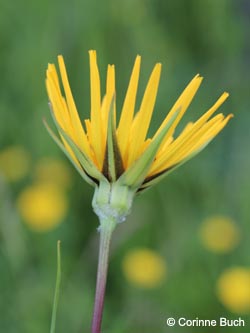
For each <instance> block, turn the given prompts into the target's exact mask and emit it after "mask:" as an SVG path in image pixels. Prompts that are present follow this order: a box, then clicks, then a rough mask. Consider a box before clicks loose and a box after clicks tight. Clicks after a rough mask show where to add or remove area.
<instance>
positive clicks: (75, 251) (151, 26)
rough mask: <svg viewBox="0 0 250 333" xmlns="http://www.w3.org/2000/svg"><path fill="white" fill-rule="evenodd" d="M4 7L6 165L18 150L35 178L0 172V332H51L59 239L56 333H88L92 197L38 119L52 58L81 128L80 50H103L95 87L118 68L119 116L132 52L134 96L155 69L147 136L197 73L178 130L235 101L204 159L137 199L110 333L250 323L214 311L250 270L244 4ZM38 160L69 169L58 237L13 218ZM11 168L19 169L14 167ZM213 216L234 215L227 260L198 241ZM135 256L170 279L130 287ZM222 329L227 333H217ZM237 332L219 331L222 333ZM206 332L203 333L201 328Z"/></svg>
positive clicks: (84, 108) (109, 314) (118, 241)
mask: <svg viewBox="0 0 250 333" xmlns="http://www.w3.org/2000/svg"><path fill="white" fill-rule="evenodd" d="M0 5H1V11H0V40H1V51H0V55H1V62H0V72H1V81H0V115H1V121H0V133H1V142H0V145H1V146H0V148H1V151H0V153H1V152H2V151H4V150H5V149H6V148H8V147H10V146H19V147H20V146H21V147H24V149H25V150H26V151H27V152H28V154H29V156H30V157H29V172H28V173H26V174H23V177H20V179H16V180H15V181H14V182H13V181H9V179H8V176H7V174H6V172H5V173H4V168H2V169H1V170H2V174H1V180H0V240H1V242H0V295H1V296H0V327H1V331H3V332H8V333H16V332H19V333H29V332H30V333H31V332H32V333H33V332H36V333H40V332H46V331H47V332H48V331H49V323H50V316H51V306H52V299H53V292H54V280H55V273H56V241H57V240H58V239H61V241H62V269H63V277H62V293H61V297H60V304H59V312H58V332H88V331H89V327H90V318H91V312H92V306H93V297H94V287H95V272H96V263H97V252H98V250H97V247H98V234H97V232H96V228H97V226H98V221H97V218H96V217H95V216H94V214H93V212H92V209H91V199H92V189H91V188H89V187H88V185H87V184H85V183H84V182H83V181H82V180H81V179H80V176H79V175H77V174H76V172H75V171H74V170H73V168H71V166H70V165H69V164H68V162H67V161H66V158H65V157H64V156H62V155H61V154H60V152H59V151H58V149H57V147H56V146H55V145H54V144H53V143H52V141H51V139H50V138H49V136H48V134H47V133H46V131H45V129H44V127H43V125H42V117H44V116H45V117H46V118H50V116H49V111H48V107H47V96H46V92H45V85H44V76H45V69H46V66H47V63H48V62H55V61H56V56H57V54H60V53H61V54H63V55H64V57H65V61H66V64H67V68H68V71H69V76H70V81H71V84H72V89H73V92H74V95H75V98H76V102H77V106H78V109H79V113H80V114H81V116H82V118H85V117H87V115H88V112H89V72H88V56H87V50H88V49H91V48H93V49H96V50H97V52H98V61H99V64H100V68H101V76H102V78H103V82H102V84H103V85H104V77H105V70H106V64H107V63H115V64H116V72H117V98H118V108H120V107H121V105H122V101H123V98H124V95H125V89H126V86H127V84H128V79H129V75H130V71H131V68H132V64H133V61H134V58H135V56H136V54H138V53H139V54H141V55H142V61H143V63H142V74H141V80H140V88H139V97H140V96H141V95H142V92H143V89H144V87H145V83H146V80H147V78H148V75H149V73H150V70H151V68H152V67H153V65H154V63H155V62H157V61H161V62H162V63H163V74H162V79H161V83H160V90H159V95H158V99H157V104H156V108H155V113H154V118H153V123H152V128H151V132H153V131H154V129H156V128H157V126H158V124H159V123H160V121H161V120H162V119H163V117H164V115H165V114H166V112H167V111H168V109H169V107H170V106H171V105H172V104H173V103H174V101H175V99H176V98H177V97H178V94H179V93H180V92H181V91H182V89H183V88H184V86H185V85H186V84H187V82H188V81H189V80H190V79H191V78H192V77H193V76H194V75H195V74H196V73H198V72H199V73H200V74H201V75H204V77H205V80H204V83H203V85H202V87H201V89H200V92H199V93H198V95H197V97H196V98H195V101H194V102H193V104H192V105H191V107H190V109H189V111H188V113H187V115H186V116H185V118H184V120H183V123H185V121H187V120H190V119H196V118H197V117H198V116H199V115H200V114H201V113H202V112H204V111H205V110H206V109H207V108H208V107H209V106H210V105H211V104H212V103H213V102H214V100H215V99H216V98H217V97H218V96H219V94H220V93H221V92H223V91H224V90H227V91H229V92H230V94H231V96H230V99H229V100H228V101H227V103H225V105H223V107H222V111H223V112H224V113H230V112H233V113H234V114H235V118H234V119H233V120H232V121H231V123H230V124H229V126H228V127H227V128H226V129H225V130H224V131H223V133H222V134H220V135H219V137H218V138H216V139H215V141H214V142H213V143H212V144H211V145H210V146H209V147H208V148H207V149H206V151H205V152H203V153H202V154H201V155H200V156H199V157H197V158H196V159H195V160H193V161H192V162H190V163H188V164H187V165H186V166H184V167H182V168H181V169H179V170H178V171H176V173H173V174H171V175H170V176H169V177H168V178H167V179H166V180H165V181H164V182H163V183H161V184H160V185H158V186H157V187H155V188H153V189H152V190H150V191H148V192H146V193H145V194H144V195H142V196H140V197H138V198H137V200H136V201H135V204H134V207H133V212H132V214H131V216H130V217H129V218H128V220H127V222H126V223H124V224H122V225H120V226H119V227H118V228H117V231H116V233H115V234H114V240H113V248H112V251H111V260H110V264H111V266H110V272H109V277H108V287H107V298H106V304H105V306H106V307H105V313H104V331H105V332H110V333H112V332H114V333H116V332H119V333H127V332H144V333H152V332H153V331H157V332H159V333H161V332H179V328H178V327H176V328H173V329H169V328H167V327H166V325H165V319H166V318H167V317H168V316H169V317H170V316H171V317H179V316H185V317H187V318H195V317H199V318H204V319H217V318H219V317H221V316H226V317H228V318H235V317H237V316H239V315H240V316H242V318H244V319H246V323H247V321H249V319H250V317H249V313H250V310H247V311H245V314H244V313H240V312H239V313H233V312H230V309H231V310H232V309H234V308H235V307H232V306H230V307H229V308H227V305H226V304H224V303H221V302H220V300H219V298H218V296H217V291H216V288H217V287H216V286H217V283H218V280H219V278H220V276H221V275H222V274H223V272H225V271H227V270H228V269H229V268H230V267H235V266H236V267H238V266H240V267H243V268H246V269H249V266H250V258H249V250H250V245H249V244H250V236H249V235H250V232H249V231H250V226H249V219H250V218H249V215H250V213H249V199H248V198H249V195H250V183H249V168H250V157H249V153H248V151H249V139H250V134H249V129H248V127H249V125H248V124H249V110H248V109H249V86H250V79H249V77H250V76H249V74H250V73H249V71H250V70H249V68H250V67H249V59H248V57H247V54H248V53H249V48H250V45H249V40H248V39H247V38H248V35H247V32H248V31H249V15H250V11H249V6H248V4H247V1H244V0H242V1H232V0H231V1H225V0H221V1H219V2H218V1H209V0H206V1H199V0H192V1H188V2H187V1H177V2H166V1H152V0H148V1H145V0H135V1H114V0H108V1H106V2H99V1H96V0H94V1H80V0H73V1H71V2H61V1H53V2H50V1H46V0H45V1H39V0H38V1H33V2H32V1H28V0H26V1H25V0H21V1H19V2H4V1H1V3H0ZM139 101H140V98H139V99H138V105H139ZM44 158H48V159H51V158H57V159H59V160H62V161H64V163H65V164H66V165H67V168H68V169H69V170H71V175H70V178H69V179H70V183H71V185H70V186H66V187H65V188H64V189H62V188H61V191H63V194H64V195H65V196H66V197H67V201H68V206H69V210H68V213H67V214H66V215H64V217H63V218H62V220H61V223H60V224H59V226H58V227H57V228H55V229H53V230H51V231H49V230H48V231H47V232H35V231H32V229H30V228H29V226H28V224H27V223H25V220H24V219H23V217H22V215H21V214H19V210H18V206H17V202H18V198H19V197H20V195H21V193H22V192H23V191H24V190H25V188H27V187H29V186H32V185H34V184H36V182H37V181H38V178H37V177H38V176H37V175H38V171H37V170H38V167H37V165H39V163H41V161H44ZM43 163H44V162H43ZM48 164H49V163H48ZM12 166H13V163H12ZM20 167H21V166H20ZM15 168H16V169H17V170H18V168H19V163H16V165H15ZM8 170H9V169H8ZM51 173H53V167H51ZM45 178H46V177H45ZM45 178H44V174H43V177H41V178H40V180H39V181H40V182H46V179H45ZM52 178H53V177H52ZM50 181H51V179H50ZM57 185H58V184H57ZM214 215H224V216H228V217H230V218H231V219H233V220H234V221H235V224H236V226H237V229H238V230H239V234H240V239H239V243H238V245H237V246H236V247H235V248H234V249H232V250H231V251H229V252H227V253H223V254H219V253H214V252H210V251H209V250H208V249H207V248H206V247H204V246H203V244H202V242H201V240H200V238H199V230H200V225H201V223H202V221H204V220H205V219H208V218H209V217H210V216H214ZM221 237H222V238H223V235H222V236H221ZM218 241H219V240H218ZM142 247H143V248H149V249H153V250H154V251H156V252H157V253H159V255H160V256H161V257H163V258H165V260H166V264H167V275H166V278H165V281H164V282H163V283H162V284H161V285H159V286H158V287H157V288H153V289H150V290H148V289H145V288H143V286H141V287H138V286H137V285H133V284H132V283H131V282H129V281H127V280H126V278H125V277H124V275H123V271H122V264H123V260H124V258H125V257H126V255H127V254H128V253H129V251H132V250H133V249H136V248H142ZM136 268H137V267H135V268H134V269H135V270H136ZM235 297H237V295H236V296H235ZM247 326H248V327H247ZM247 326H246V327H241V328H240V332H242V333H243V332H248V331H249V324H247ZM216 329H217V333H220V332H222V328H219V327H217V328H216ZM235 330H236V329H235V328H232V327H229V328H227V332H228V333H230V332H235ZM182 331H183V333H184V332H189V329H188V328H182ZM202 332H204V333H205V332H211V330H210V329H209V328H203V329H202Z"/></svg>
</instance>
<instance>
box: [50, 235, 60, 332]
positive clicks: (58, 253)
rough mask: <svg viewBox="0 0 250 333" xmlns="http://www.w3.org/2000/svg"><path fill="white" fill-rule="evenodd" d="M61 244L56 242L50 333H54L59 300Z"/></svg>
mask: <svg viewBox="0 0 250 333" xmlns="http://www.w3.org/2000/svg"><path fill="white" fill-rule="evenodd" d="M60 245H61V242H60V241H58V242H57V273H56V288H55V295H54V303H53V310H52V318H51V326H50V333H55V331H56V313H57V307H58V300H59V292H60V284H61V248H60Z"/></svg>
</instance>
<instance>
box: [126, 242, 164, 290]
mask: <svg viewBox="0 0 250 333" xmlns="http://www.w3.org/2000/svg"><path fill="white" fill-rule="evenodd" d="M122 268H123V273H124V275H125V277H126V279H127V280H128V281H129V282H130V283H132V284H134V285H136V286H138V287H142V288H154V287H157V286H159V284H160V283H162V282H163V281H164V279H165V277H166V262H165V260H164V259H163V258H162V257H161V256H160V255H159V254H158V253H157V252H155V251H153V250H150V249H146V248H145V249H144V248H140V249H135V250H132V251H129V252H128V253H127V254H126V256H125V257H124V260H123V264H122Z"/></svg>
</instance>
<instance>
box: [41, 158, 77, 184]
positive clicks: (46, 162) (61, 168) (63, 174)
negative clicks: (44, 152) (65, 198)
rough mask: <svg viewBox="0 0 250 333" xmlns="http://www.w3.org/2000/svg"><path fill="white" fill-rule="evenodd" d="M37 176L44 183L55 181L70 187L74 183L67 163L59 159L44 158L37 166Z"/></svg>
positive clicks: (54, 182)
mask: <svg viewBox="0 0 250 333" xmlns="http://www.w3.org/2000/svg"><path fill="white" fill-rule="evenodd" d="M35 178H36V180H37V181H41V182H43V183H45V182H48V183H53V184H55V185H58V186H62V187H63V188H68V187H69V186H70V185H71V183H72V176H71V172H70V170H69V168H68V166H67V164H66V163H65V162H63V161H61V160H59V159H54V158H43V159H42V160H40V161H38V163H37V164H36V166H35Z"/></svg>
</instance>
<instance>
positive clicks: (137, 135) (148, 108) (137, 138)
mask: <svg viewBox="0 0 250 333" xmlns="http://www.w3.org/2000/svg"><path fill="white" fill-rule="evenodd" d="M160 75H161V64H159V63H158V64H156V65H155V67H154V69H153V71H152V74H151V76H150V79H149V81H148V84H147V87H146V90H145V93H144V96H143V99H142V103H141V107H140V110H139V112H138V114H137V115H136V117H135V119H134V122H133V126H132V129H131V134H130V135H131V142H130V147H129V155H128V166H129V165H131V164H132V163H133V162H134V161H135V160H136V159H137V158H138V156H139V155H140V153H141V149H142V147H143V143H144V140H145V137H146V135H147V131H148V128H149V125H150V121H151V117H152V113H153V109H154V105H155V100H156V95H157V91H158V85H159V80H160Z"/></svg>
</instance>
